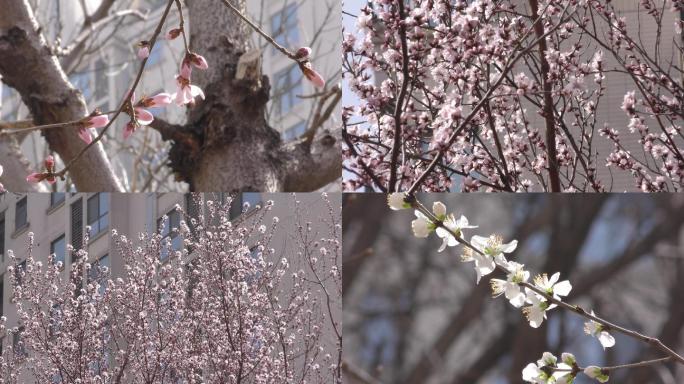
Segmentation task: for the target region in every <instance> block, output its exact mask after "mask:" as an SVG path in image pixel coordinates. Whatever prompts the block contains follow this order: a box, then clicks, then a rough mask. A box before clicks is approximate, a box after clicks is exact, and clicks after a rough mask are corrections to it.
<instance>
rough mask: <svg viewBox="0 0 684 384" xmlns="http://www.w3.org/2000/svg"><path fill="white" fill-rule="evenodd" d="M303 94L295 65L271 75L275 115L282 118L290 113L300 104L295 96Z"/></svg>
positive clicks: (300, 100)
mask: <svg viewBox="0 0 684 384" xmlns="http://www.w3.org/2000/svg"><path fill="white" fill-rule="evenodd" d="M303 92H304V91H303V85H302V75H301V71H300V69H299V67H297V64H294V65H291V66H289V67H287V68H285V69H282V70H280V71H278V72H276V73H275V74H274V75H273V97H272V98H273V103H275V105H274V107H275V112H276V115H278V116H280V117H283V116H285V115H287V114H289V113H290V112H292V110H293V109H295V108H296V107H297V106H298V105H299V104H301V102H302V99H301V98H299V97H297V94H302V93H303ZM284 103H285V104H284ZM283 107H284V108H283Z"/></svg>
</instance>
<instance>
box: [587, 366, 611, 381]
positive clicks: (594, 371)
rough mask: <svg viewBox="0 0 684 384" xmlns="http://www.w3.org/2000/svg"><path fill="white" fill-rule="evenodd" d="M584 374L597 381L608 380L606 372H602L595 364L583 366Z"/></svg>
mask: <svg viewBox="0 0 684 384" xmlns="http://www.w3.org/2000/svg"><path fill="white" fill-rule="evenodd" d="M584 374H585V375H587V376H589V377H591V378H592V379H596V380H598V382H599V383H605V382H607V381H608V373H606V372H604V371H603V370H602V369H601V368H599V367H597V366H595V365H590V366H588V367H586V368H584Z"/></svg>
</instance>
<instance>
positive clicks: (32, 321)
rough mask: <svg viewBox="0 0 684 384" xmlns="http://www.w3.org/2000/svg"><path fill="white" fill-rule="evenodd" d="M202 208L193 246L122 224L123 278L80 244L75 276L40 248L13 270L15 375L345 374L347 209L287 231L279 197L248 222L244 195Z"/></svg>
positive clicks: (282, 379) (83, 378)
mask: <svg viewBox="0 0 684 384" xmlns="http://www.w3.org/2000/svg"><path fill="white" fill-rule="evenodd" d="M196 204H197V206H200V207H202V206H203V207H204V209H203V212H202V213H200V214H190V213H188V212H186V213H184V215H185V217H186V220H184V221H182V222H181V225H180V228H179V229H178V230H177V235H179V236H181V237H182V239H183V250H181V251H174V248H172V245H171V240H170V239H169V237H166V238H164V237H162V235H161V234H160V233H156V234H140V235H139V237H138V239H137V241H134V240H132V239H129V238H128V237H126V236H125V235H122V234H118V233H117V232H116V231H113V234H112V236H113V238H114V241H115V243H116V248H117V252H118V254H120V255H121V257H122V259H123V262H124V273H123V274H122V275H120V276H117V275H115V274H113V273H112V272H111V271H110V270H109V268H108V267H106V266H101V265H97V264H91V263H89V262H88V255H87V253H86V252H85V251H83V250H79V251H75V254H76V255H77V257H76V258H75V260H76V261H75V263H74V264H73V265H72V270H71V273H70V275H69V276H66V277H65V276H64V272H63V268H64V266H63V265H61V262H59V263H54V260H53V256H54V255H53V256H51V257H50V258H49V259H48V261H47V262H41V261H40V260H38V259H37V258H35V257H34V256H33V255H32V254H31V246H29V253H28V256H27V258H26V264H25V267H21V268H20V267H13V268H11V269H10V271H9V272H10V273H11V274H12V276H13V279H12V280H13V287H14V293H13V302H14V303H15V305H16V311H17V313H18V317H19V324H20V325H19V326H18V327H14V328H12V329H9V330H7V329H5V328H4V327H5V325H4V323H3V324H2V327H3V328H1V330H2V331H3V332H9V333H10V334H18V338H17V340H19V341H18V343H16V344H15V346H14V348H12V347H10V348H6V349H5V350H4V353H3V355H2V360H0V369H2V371H0V377H2V378H3V382H7V383H19V382H26V381H27V380H30V379H32V380H34V381H35V382H40V383H44V382H67V383H75V382H79V383H127V382H135V383H138V382H140V383H164V382H182V383H204V382H207V383H293V382H298V383H340V382H341V381H340V375H341V373H340V359H341V345H342V344H341V337H342V336H341V324H340V323H339V318H338V317H339V315H340V312H341V276H340V274H339V265H338V263H339V260H340V257H339V254H340V251H341V247H340V240H339V219H340V218H339V215H340V212H339V207H336V206H334V205H332V203H330V202H329V201H328V199H327V196H323V201H322V202H321V201H319V202H317V203H316V204H318V205H322V206H323V207H324V208H323V212H325V211H327V215H326V216H327V218H325V219H321V218H313V217H310V216H308V214H307V213H304V212H302V211H300V209H299V208H296V210H295V211H293V212H292V214H291V216H292V222H291V225H292V226H291V227H289V228H287V227H286V228H281V226H282V224H280V223H279V218H278V217H273V218H272V219H271V221H270V222H268V219H267V217H268V216H269V215H270V213H269V212H270V211H271V209H272V208H273V203H272V202H267V203H266V204H265V206H264V207H263V208H262V207H257V208H256V209H251V210H249V211H247V210H245V211H244V213H243V215H242V216H240V217H238V218H237V219H234V220H230V219H229V217H230V216H229V212H230V201H227V202H225V203H221V202H220V201H216V200H215V199H212V198H207V199H206V200H205V199H200V198H198V199H197V200H196ZM295 204H296V205H298V204H300V203H299V202H296V203H295ZM177 209H179V210H180V207H177ZM246 209H249V207H246ZM312 221H313V224H312ZM163 225H165V224H164V223H163V224H162V226H163ZM278 237H281V238H280V239H279V240H277V241H276V240H274V238H278ZM285 237H291V238H292V239H293V240H295V244H296V245H295V246H292V247H287V246H286V244H288V243H287V242H286V241H284V238H285ZM86 240H87V239H86ZM274 243H277V245H275V244H274ZM72 251H73V250H72ZM10 257H11V258H12V260H15V261H16V258H15V257H14V255H13V254H12V255H10ZM3 321H4V319H3Z"/></svg>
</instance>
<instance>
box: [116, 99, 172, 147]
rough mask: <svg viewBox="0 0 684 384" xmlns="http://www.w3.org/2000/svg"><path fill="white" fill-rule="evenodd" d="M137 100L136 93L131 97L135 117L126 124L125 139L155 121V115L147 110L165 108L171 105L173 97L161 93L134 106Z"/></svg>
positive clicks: (141, 100)
mask: <svg viewBox="0 0 684 384" xmlns="http://www.w3.org/2000/svg"><path fill="white" fill-rule="evenodd" d="M134 100H135V92H134V93H133V94H132V95H131V104H132V105H133V111H134V112H133V115H134V116H131V121H129V122H128V123H127V124H126V127H125V129H124V139H128V138H129V137H130V136H131V135H132V134H133V132H135V130H136V129H137V128H138V127H139V126H141V125H150V124H152V122H153V121H154V115H152V113H151V112H150V111H148V110H147V109H146V108H156V107H165V106H167V105H169V104H171V100H172V99H171V95H169V94H168V93H164V92H162V93H160V94H158V95H156V96H153V97H146V96H143V97H142V98H141V99H140V100H139V101H138V102H137V103H135V104H133V103H134Z"/></svg>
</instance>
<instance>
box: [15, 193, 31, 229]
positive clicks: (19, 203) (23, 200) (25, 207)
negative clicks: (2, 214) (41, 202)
mask: <svg viewBox="0 0 684 384" xmlns="http://www.w3.org/2000/svg"><path fill="white" fill-rule="evenodd" d="M22 203H23V204H22ZM20 206H23V210H22V211H23V215H22V216H23V218H24V222H23V223H21V224H20V223H19V221H18V220H19V217H20V216H19V212H20V211H19V207H20ZM28 225H29V219H28V195H24V197H22V198H21V199H19V200H18V201H17V202H16V204H15V205H14V231H15V232H18V231H20V230H22V229H24V228H26V227H28Z"/></svg>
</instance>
